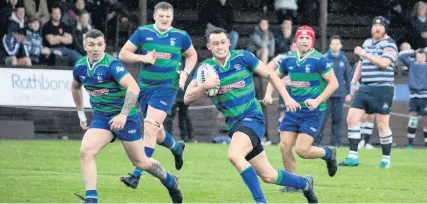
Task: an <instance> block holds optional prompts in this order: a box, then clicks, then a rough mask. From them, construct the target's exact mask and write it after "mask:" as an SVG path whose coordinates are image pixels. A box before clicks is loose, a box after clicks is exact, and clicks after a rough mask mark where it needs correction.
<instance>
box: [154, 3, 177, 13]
mask: <svg viewBox="0 0 427 204" xmlns="http://www.w3.org/2000/svg"><path fill="white" fill-rule="evenodd" d="M159 9H161V10H169V9H170V10H172V11H173V6H172V4H170V3H168V2H165V1H162V2H159V3H157V4H156V5H155V6H154V12H156V11H157V10H159Z"/></svg>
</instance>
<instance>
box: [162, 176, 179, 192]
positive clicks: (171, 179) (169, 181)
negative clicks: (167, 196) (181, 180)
mask: <svg viewBox="0 0 427 204" xmlns="http://www.w3.org/2000/svg"><path fill="white" fill-rule="evenodd" d="M174 180H175V178H174V177H173V176H172V175H171V174H170V173H168V172H166V179H165V180H163V181H162V184H163V185H164V186H165V187H166V188H168V189H174V188H177V187H178V186H177V185H176V184H177V183H176V182H175V181H174Z"/></svg>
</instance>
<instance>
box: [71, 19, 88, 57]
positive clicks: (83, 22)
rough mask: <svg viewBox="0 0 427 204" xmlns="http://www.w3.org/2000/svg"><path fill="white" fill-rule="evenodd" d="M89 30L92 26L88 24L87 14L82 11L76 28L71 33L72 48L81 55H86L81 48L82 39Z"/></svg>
mask: <svg viewBox="0 0 427 204" xmlns="http://www.w3.org/2000/svg"><path fill="white" fill-rule="evenodd" d="M90 30H92V26H91V25H90V24H89V13H88V12H87V11H83V12H82V13H81V14H80V17H79V21H78V23H77V26H76V27H75V28H74V31H73V47H74V49H76V50H77V51H78V52H79V53H80V54H81V55H84V54H85V53H86V52H85V50H84V48H83V39H84V36H85V34H86V33H87V32H88V31H90Z"/></svg>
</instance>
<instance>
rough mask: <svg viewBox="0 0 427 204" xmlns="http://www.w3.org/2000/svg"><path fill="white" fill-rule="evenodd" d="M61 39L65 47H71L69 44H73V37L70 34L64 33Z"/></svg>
mask: <svg viewBox="0 0 427 204" xmlns="http://www.w3.org/2000/svg"><path fill="white" fill-rule="evenodd" d="M59 39H60V41H61V43H62V44H64V45H69V44H71V43H73V36H72V35H71V34H69V33H64V35H63V36H60V37H59Z"/></svg>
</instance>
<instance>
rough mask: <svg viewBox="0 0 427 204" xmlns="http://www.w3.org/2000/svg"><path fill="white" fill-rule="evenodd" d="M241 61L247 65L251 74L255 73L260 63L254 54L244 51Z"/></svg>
mask: <svg viewBox="0 0 427 204" xmlns="http://www.w3.org/2000/svg"><path fill="white" fill-rule="evenodd" d="M243 59H244V61H245V62H246V64H247V65H248V68H249V70H250V71H252V72H253V71H255V69H256V68H257V67H258V64H259V62H260V60H259V59H258V58H257V57H256V56H255V55H254V54H252V53H251V52H248V51H246V50H244V51H243Z"/></svg>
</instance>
